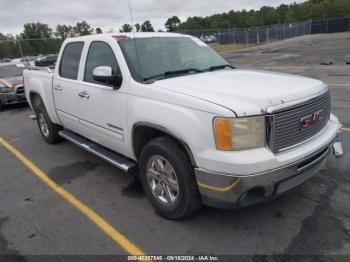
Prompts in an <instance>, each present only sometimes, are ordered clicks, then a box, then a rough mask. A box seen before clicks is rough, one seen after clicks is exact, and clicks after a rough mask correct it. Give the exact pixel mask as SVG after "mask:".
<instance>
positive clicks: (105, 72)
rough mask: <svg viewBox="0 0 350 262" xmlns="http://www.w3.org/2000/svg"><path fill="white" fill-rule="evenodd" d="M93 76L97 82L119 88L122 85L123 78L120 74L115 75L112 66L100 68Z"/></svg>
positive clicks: (96, 69) (95, 70)
mask: <svg viewBox="0 0 350 262" xmlns="http://www.w3.org/2000/svg"><path fill="white" fill-rule="evenodd" d="M92 76H93V78H94V80H95V81H97V82H100V83H104V84H108V85H112V86H114V87H115V88H119V87H120V86H121V85H122V82H123V77H122V76H121V75H120V74H117V75H114V74H113V69H112V67H110V66H99V67H96V68H95V69H94V71H93V72H92Z"/></svg>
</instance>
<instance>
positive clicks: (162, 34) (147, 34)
mask: <svg viewBox="0 0 350 262" xmlns="http://www.w3.org/2000/svg"><path fill="white" fill-rule="evenodd" d="M134 37H135V38H146V37H191V36H189V35H184V34H179V33H166V32H137V33H135V34H134V33H132V32H131V33H106V34H95V35H86V36H78V37H72V38H68V39H66V40H67V41H68V40H69V41H77V40H89V39H93V40H96V39H110V38H115V39H116V40H121V39H125V38H134Z"/></svg>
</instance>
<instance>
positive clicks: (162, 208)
mask: <svg viewBox="0 0 350 262" xmlns="http://www.w3.org/2000/svg"><path fill="white" fill-rule="evenodd" d="M139 160H140V179H141V181H142V185H143V188H144V189H145V191H146V194H147V196H148V198H149V199H150V200H151V202H152V204H153V206H154V207H155V209H156V211H157V212H158V213H159V214H160V215H162V216H164V217H166V218H170V219H181V218H184V217H187V216H189V215H191V214H192V213H194V212H195V211H197V210H198V209H199V208H200V206H201V202H200V198H199V193H198V188H197V183H196V179H195V176H194V173H193V167H192V165H191V163H190V161H189V159H188V157H187V155H186V153H185V152H184V151H183V150H182V148H181V147H180V146H179V145H178V143H177V142H176V141H175V140H173V139H171V138H168V137H160V138H156V139H154V140H152V141H151V142H149V143H148V144H147V145H146V146H145V147H144V148H143V150H142V152H141V156H140V159H139Z"/></svg>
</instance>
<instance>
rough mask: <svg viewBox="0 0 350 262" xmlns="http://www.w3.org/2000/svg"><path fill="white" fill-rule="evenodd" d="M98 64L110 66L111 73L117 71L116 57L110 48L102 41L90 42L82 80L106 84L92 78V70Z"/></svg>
mask: <svg viewBox="0 0 350 262" xmlns="http://www.w3.org/2000/svg"><path fill="white" fill-rule="evenodd" d="M99 66H110V67H111V68H112V71H113V74H117V73H118V72H119V66H118V63H117V59H116V57H115V54H114V52H113V50H112V48H111V47H110V46H109V45H108V44H107V43H104V42H100V41H96V42H92V43H91V45H90V48H89V52H88V55H87V59H86V65H85V74H84V81H85V82H90V83H96V84H100V85H108V84H103V83H100V82H97V81H95V80H94V78H93V71H94V69H95V68H96V67H99Z"/></svg>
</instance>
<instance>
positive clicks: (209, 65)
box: [119, 37, 232, 82]
mask: <svg viewBox="0 0 350 262" xmlns="http://www.w3.org/2000/svg"><path fill="white" fill-rule="evenodd" d="M119 44H120V46H121V48H122V50H123V53H124V56H125V57H126V60H127V63H128V66H129V69H130V71H131V74H132V76H133V78H134V79H135V80H136V81H139V82H141V81H147V80H150V79H155V78H156V79H157V80H159V79H164V78H167V77H174V76H180V75H186V74H190V73H200V72H203V71H211V70H217V69H225V68H226V67H227V68H229V67H231V66H230V65H229V64H228V62H227V61H226V60H225V59H223V58H222V57H221V56H220V55H219V54H218V53H216V52H215V51H214V50H213V49H212V48H210V47H209V46H208V45H206V44H205V43H203V42H202V41H200V40H199V39H197V38H190V37H151V38H138V39H136V40H135V39H127V40H120V41H119ZM231 68H232V67H231Z"/></svg>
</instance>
